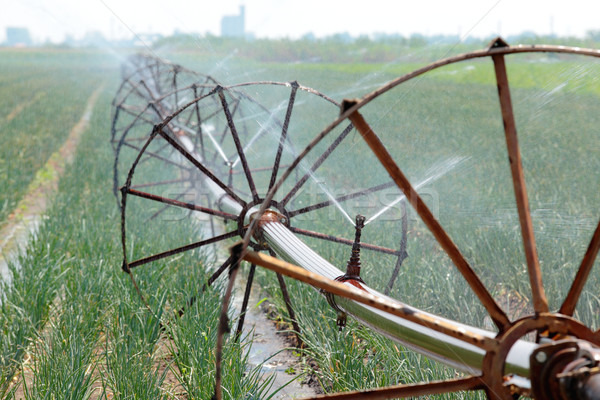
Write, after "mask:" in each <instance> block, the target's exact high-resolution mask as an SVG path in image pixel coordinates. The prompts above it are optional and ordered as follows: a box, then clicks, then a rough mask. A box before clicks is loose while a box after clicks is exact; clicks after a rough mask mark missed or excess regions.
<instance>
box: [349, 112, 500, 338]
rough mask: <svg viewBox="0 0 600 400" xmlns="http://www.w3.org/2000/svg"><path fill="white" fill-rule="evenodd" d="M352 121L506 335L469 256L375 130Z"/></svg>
mask: <svg viewBox="0 0 600 400" xmlns="http://www.w3.org/2000/svg"><path fill="white" fill-rule="evenodd" d="M353 104H354V103H353V102H352V101H347V102H345V104H344V105H342V107H347V108H348V109H349V108H351V107H352V106H353ZM349 119H350V121H352V123H353V124H354V126H355V127H356V129H357V130H358V131H359V132H360V134H361V136H362V137H363V139H364V140H365V142H366V143H367V144H368V145H369V147H370V148H371V150H372V151H373V153H374V154H375V156H376V157H377V159H378V160H379V161H380V162H381V164H382V166H383V167H384V168H385V169H386V171H387V172H388V173H389V174H390V176H391V177H392V179H393V180H394V182H396V184H397V185H398V187H399V188H400V189H401V190H402V192H403V193H404V195H405V196H406V198H407V199H408V201H409V202H410V204H411V205H412V206H413V208H414V209H415V210H416V212H417V214H419V216H420V217H421V219H422V220H423V222H424V223H425V225H426V226H427V227H428V228H429V230H430V231H431V233H433V236H434V237H435V238H436V240H437V241H438V243H439V244H440V245H441V247H442V249H444V251H445V252H446V254H448V256H449V257H450V259H451V260H452V262H453V263H454V265H455V266H456V267H457V269H458V270H459V272H460V273H461V274H462V276H463V277H464V278H465V280H466V281H467V283H468V284H469V286H470V287H471V289H472V290H473V292H474V293H475V295H477V297H478V298H479V301H481V303H482V304H483V306H484V307H485V309H486V310H487V311H488V313H489V314H490V317H491V318H492V320H493V321H494V323H495V324H496V326H497V327H498V329H499V330H500V331H501V332H502V331H504V330H505V329H507V328H508V327H509V326H510V321H509V319H508V316H507V315H506V313H505V312H504V311H503V310H502V309H501V308H500V306H499V305H498V303H496V301H495V300H494V298H493V297H492V295H491V294H490V292H489V291H488V290H487V289H486V287H485V286H484V285H483V283H482V282H481V280H480V279H479V277H478V276H477V274H476V273H475V271H473V268H471V266H470V265H469V263H468V262H467V260H466V259H465V257H464V256H463V255H462V253H461V252H460V250H459V249H458V247H457V246H456V244H455V243H454V242H453V241H452V239H451V238H450V236H448V234H447V233H446V231H445V230H444V228H442V226H441V225H440V223H439V222H438V221H437V219H435V217H434V216H433V213H432V212H431V210H429V208H428V207H427V205H426V204H425V202H424V201H423V199H422V198H421V196H420V195H419V193H417V191H416V190H415V188H414V187H413V186H412V185H411V183H410V182H409V180H408V179H407V178H406V176H405V175H404V173H403V172H402V171H401V170H400V168H399V167H398V165H396V163H395V162H394V160H393V159H392V156H391V154H390V153H389V151H388V150H387V149H386V148H385V146H384V145H383V143H382V142H381V140H380V139H379V137H377V135H376V134H375V132H373V130H372V129H371V127H370V126H369V125H368V124H367V122H366V121H365V119H364V118H363V116H362V115H361V114H360V113H359V112H358V111H354V112H353V113H351V114H350V116H349Z"/></svg>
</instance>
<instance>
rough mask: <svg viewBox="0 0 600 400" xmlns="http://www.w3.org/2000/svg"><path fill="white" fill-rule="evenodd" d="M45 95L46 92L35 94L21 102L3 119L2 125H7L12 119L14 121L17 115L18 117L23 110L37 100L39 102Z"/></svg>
mask: <svg viewBox="0 0 600 400" xmlns="http://www.w3.org/2000/svg"><path fill="white" fill-rule="evenodd" d="M45 95H46V92H37V93H36V94H35V96H33V97H32V98H31V99H29V100H27V101H24V102H22V103H21V104H17V105H16V106H15V108H13V109H12V110H11V111H10V112H9V113H8V115H7V116H6V117H5V118H4V123H5V124H8V123H9V122H10V121H12V120H13V119H15V118H16V117H17V115H19V114H20V113H21V112H22V111H23V110H24V109H26V108H27V107H29V106H31V105H33V104H34V103H36V102H37V101H38V100H40V99H41V98H42V97H44V96H45Z"/></svg>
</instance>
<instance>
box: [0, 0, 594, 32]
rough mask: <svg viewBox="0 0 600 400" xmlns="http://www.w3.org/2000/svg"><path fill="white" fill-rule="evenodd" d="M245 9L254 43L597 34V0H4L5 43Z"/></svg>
mask: <svg viewBox="0 0 600 400" xmlns="http://www.w3.org/2000/svg"><path fill="white" fill-rule="evenodd" d="M240 4H244V5H245V6H246V30H247V31H249V32H252V33H254V34H255V35H256V36H257V37H291V38H298V37H300V36H302V35H303V34H304V33H307V32H310V31H312V32H313V33H314V34H315V35H316V36H319V37H320V36H326V35H329V34H333V33H338V32H349V33H350V34H352V35H359V34H362V33H366V34H369V33H374V32H385V33H399V34H401V35H405V36H408V35H410V34H412V33H416V32H418V33H423V34H430V35H431V34H438V33H441V34H460V35H461V36H466V35H469V36H475V37H480V38H481V37H487V36H490V35H497V34H500V35H503V36H509V35H513V34H518V33H521V32H523V31H526V30H530V31H535V32H536V33H539V34H549V33H556V34H558V35H574V36H580V37H582V36H584V35H585V33H586V31H588V30H592V29H594V30H597V29H598V30H600V19H598V15H600V2H598V1H595V0H570V1H565V0H479V1H476V0H454V1H447V0H411V1H400V0H396V1H394V0H387V1H385V0H366V1H365V0H362V1H356V0H344V1H341V0H245V1H240V0H210V1H207V0H187V1H185V0H160V1H159V0H0V42H1V41H3V40H5V38H6V27H9V26H10V27H27V28H29V31H30V33H31V35H32V37H33V39H34V40H35V41H38V42H40V41H45V40H47V39H50V40H51V41H53V42H60V41H62V40H64V38H65V35H67V34H70V35H72V36H74V37H75V38H81V37H82V36H83V35H84V33H85V32H86V31H100V32H102V33H103V34H104V36H106V37H107V38H109V39H116V38H125V37H131V36H132V35H133V33H132V32H135V33H150V32H158V33H162V34H165V35H170V34H172V33H173V32H174V31H175V30H179V31H181V32H188V33H191V32H195V33H206V32H210V33H213V34H215V35H218V34H220V21H221V17H222V16H223V15H233V14H237V13H238V7H239V5H240Z"/></svg>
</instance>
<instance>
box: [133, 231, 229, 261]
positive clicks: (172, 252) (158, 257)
mask: <svg viewBox="0 0 600 400" xmlns="http://www.w3.org/2000/svg"><path fill="white" fill-rule="evenodd" d="M237 234H238V232H237V231H231V232H228V233H224V234H222V235H219V236H215V237H213V238H210V239H205V240H201V241H199V242H195V243H190V244H187V245H185V246H181V247H177V248H175V249H171V250H167V251H163V252H162V253H158V254H154V255H151V256H148V257H144V258H140V259H139V260H135V261H132V262H130V263H128V264H127V266H128V267H129V268H135V267H139V266H140V265H144V264H148V263H149V262H153V261H157V260H161V259H163V258H166V257H171V256H174V255H175V254H179V253H183V252H186V251H190V250H194V249H197V248H199V247H202V246H206V245H207V244H212V243H216V242H220V241H222V240H225V239H230V238H232V237H234V236H236V235H237Z"/></svg>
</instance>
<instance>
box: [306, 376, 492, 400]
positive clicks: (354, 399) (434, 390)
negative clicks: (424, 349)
mask: <svg viewBox="0 0 600 400" xmlns="http://www.w3.org/2000/svg"><path fill="white" fill-rule="evenodd" d="M482 389H484V383H483V381H482V379H481V377H478V376H468V377H465V378H457V379H447V380H443V381H433V382H425V383H416V384H407V385H392V386H387V387H384V388H376V389H366V390H362V391H353V392H345V393H335V394H326V395H322V396H315V397H309V398H304V399H303V400H318V399H331V400H383V399H404V398H407V397H411V398H412V397H417V396H431V395H435V394H443V393H454V392H460V391H473V390H482Z"/></svg>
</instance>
